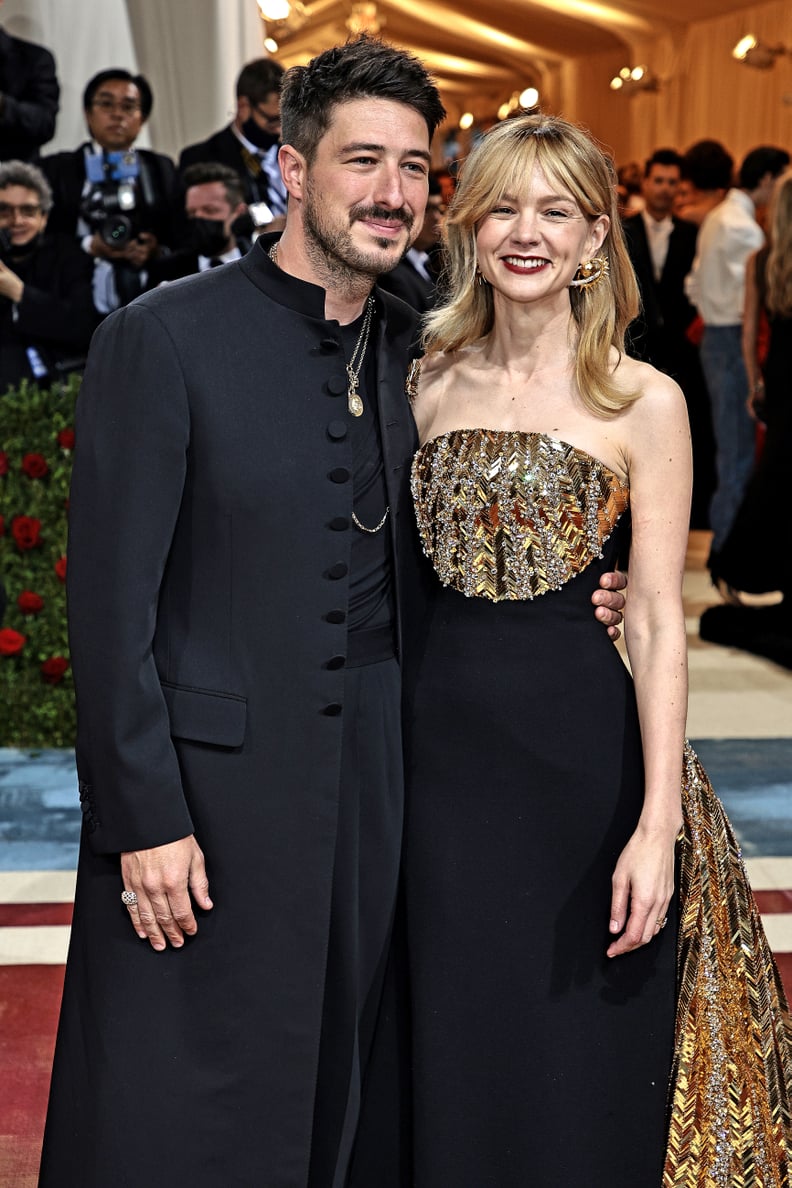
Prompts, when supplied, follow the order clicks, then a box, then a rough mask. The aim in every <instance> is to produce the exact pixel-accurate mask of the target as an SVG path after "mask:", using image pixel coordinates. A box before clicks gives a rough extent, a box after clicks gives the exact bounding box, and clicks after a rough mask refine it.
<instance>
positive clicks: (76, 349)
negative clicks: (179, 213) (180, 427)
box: [0, 161, 97, 392]
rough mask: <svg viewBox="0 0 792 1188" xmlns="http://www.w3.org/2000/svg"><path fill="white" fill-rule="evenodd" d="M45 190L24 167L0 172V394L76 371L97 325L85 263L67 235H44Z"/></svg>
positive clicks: (48, 201)
mask: <svg viewBox="0 0 792 1188" xmlns="http://www.w3.org/2000/svg"><path fill="white" fill-rule="evenodd" d="M51 207H52V191H51V190H50V187H49V185H48V183H47V179H46V178H45V177H44V174H43V173H42V172H41V170H40V169H37V168H36V166H35V165H30V164H28V163H26V162H24V161H6V163H5V164H4V165H0V391H3V392H5V391H6V389H7V388H9V387H13V386H15V385H16V384H18V383H19V382H20V380H23V379H28V380H35V381H36V383H38V384H47V383H49V382H50V381H51V380H52V379H55V378H57V377H58V376H60V375H63V374H65V373H66V372H68V371H74V370H77V369H79V368H80V367H81V366H82V364H83V362H84V357H85V354H86V352H87V350H88V342H89V340H90V337H91V334H92V332H93V329H94V327H95V325H96V322H97V316H96V312H95V310H94V307H93V305H92V302H91V273H92V268H91V262H90V260H89V259H88V257H87V256H86V255H85V253H84V252H82V251H81V250H80V247H79V244H77V243H75V241H74V240H73V239H72V238H71V237H70V236H68V235H61V234H57V233H56V234H52V235H48V234H45V231H46V227H47V216H48V214H49V211H50V209H51Z"/></svg>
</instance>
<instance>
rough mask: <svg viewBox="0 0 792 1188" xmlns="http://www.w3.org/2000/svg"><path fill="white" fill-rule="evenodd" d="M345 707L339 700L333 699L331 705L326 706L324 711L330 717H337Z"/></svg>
mask: <svg viewBox="0 0 792 1188" xmlns="http://www.w3.org/2000/svg"><path fill="white" fill-rule="evenodd" d="M343 708H344V707H343V706H342V705H339V703H338V702H337V701H331V702H330V704H329V705H326V706H325V707H324V710H323V711H322V712H323V713H325V714H327V716H328V718H337V717H338V715H339V714H340V713H341V711H342V709H343Z"/></svg>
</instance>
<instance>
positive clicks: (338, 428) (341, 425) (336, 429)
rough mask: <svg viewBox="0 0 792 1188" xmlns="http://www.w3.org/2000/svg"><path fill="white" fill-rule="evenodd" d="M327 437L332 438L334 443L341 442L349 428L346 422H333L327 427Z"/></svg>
mask: <svg viewBox="0 0 792 1188" xmlns="http://www.w3.org/2000/svg"><path fill="white" fill-rule="evenodd" d="M327 435H328V437H332V439H333V441H341V440H342V438H344V437H346V435H347V427H346V423H345V422H344V421H331V422H330V424H329V425H328V426H327Z"/></svg>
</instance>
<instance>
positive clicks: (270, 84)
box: [236, 58, 283, 107]
mask: <svg viewBox="0 0 792 1188" xmlns="http://www.w3.org/2000/svg"><path fill="white" fill-rule="evenodd" d="M282 81H283V67H282V66H281V65H280V63H279V62H276V61H275V60H274V58H255V59H254V61H252V62H248V63H247V64H246V65H245V66H243V67H242V70H241V71H240V73H239V78H238V79H237V81H236V95H237V99H248V100H249V101H250V102H251V103H252V104H253V106H254V107H255V106H256V104H257V103H264V102H265V101H266V99H267V97H268V96H269V95H271V94H272V92H273V91H280V89H281V82H282Z"/></svg>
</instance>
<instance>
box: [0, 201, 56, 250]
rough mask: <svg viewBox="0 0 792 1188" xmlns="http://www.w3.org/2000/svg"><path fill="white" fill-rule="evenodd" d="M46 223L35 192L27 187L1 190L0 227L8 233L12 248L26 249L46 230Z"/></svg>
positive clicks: (45, 217)
mask: <svg viewBox="0 0 792 1188" xmlns="http://www.w3.org/2000/svg"><path fill="white" fill-rule="evenodd" d="M46 222H47V216H46V215H45V214H44V212H43V211H42V209H41V201H40V199H39V196H38V194H37V193H36V191H35V190H29V189H28V188H27V186H6V187H5V189H4V190H0V227H3V228H4V229H5V230H6V231H7V232H8V234H9V236H10V237H11V245H12V247H15V248H23V247H26V246H27V244H29V243H30V242H31V240H33V239H35V238H36V236H37V235H38V234H40V232H42V231H43V230H44V227H45V225H46Z"/></svg>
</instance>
